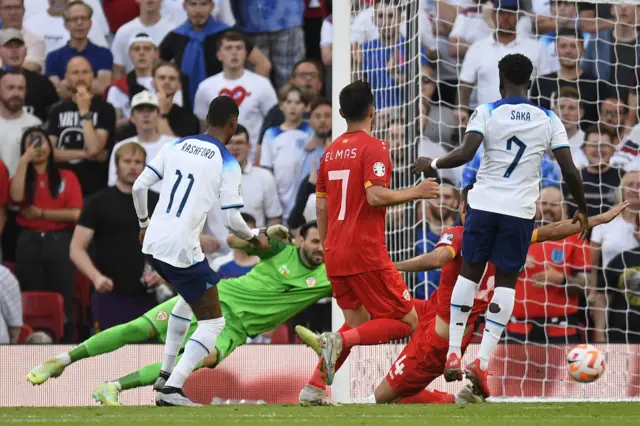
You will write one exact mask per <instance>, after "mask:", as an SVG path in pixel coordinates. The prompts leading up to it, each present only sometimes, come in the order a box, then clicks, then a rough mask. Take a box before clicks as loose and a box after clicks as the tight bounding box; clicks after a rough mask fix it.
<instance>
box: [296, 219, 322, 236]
mask: <svg viewBox="0 0 640 426" xmlns="http://www.w3.org/2000/svg"><path fill="white" fill-rule="evenodd" d="M312 228H316V229H318V222H317V221H315V220H310V221H309V222H307V223H305V224H304V225H302V226H301V227H300V236H301V237H302V238H307V234H308V233H309V229H312Z"/></svg>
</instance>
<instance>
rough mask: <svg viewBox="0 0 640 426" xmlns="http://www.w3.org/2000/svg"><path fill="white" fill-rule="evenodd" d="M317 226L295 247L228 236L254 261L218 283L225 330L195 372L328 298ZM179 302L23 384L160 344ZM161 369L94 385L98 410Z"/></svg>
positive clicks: (282, 237) (93, 341)
mask: <svg viewBox="0 0 640 426" xmlns="http://www.w3.org/2000/svg"><path fill="white" fill-rule="evenodd" d="M317 226H318V225H317V224H316V222H315V221H313V222H308V223H306V224H304V225H303V226H302V227H301V228H300V236H299V237H298V240H297V242H296V243H297V246H294V245H289V244H287V242H288V234H289V233H288V230H286V228H284V227H283V226H281V225H275V226H272V227H270V228H268V229H267V235H268V236H269V243H270V245H271V249H269V250H263V249H254V248H253V246H252V245H251V243H248V242H247V241H244V240H241V239H240V238H237V237H235V236H233V235H230V236H229V238H228V239H227V242H228V244H229V246H230V247H232V248H237V249H242V250H245V251H246V252H247V253H248V254H253V255H257V256H259V257H260V261H259V262H258V264H257V265H256V266H255V267H254V268H253V269H252V270H251V271H250V272H249V273H247V274H246V275H244V276H243V277H240V278H231V279H225V280H221V281H220V283H219V284H218V292H219V295H220V305H221V307H222V313H223V315H224V318H225V320H226V326H225V328H224V331H223V332H222V334H221V335H220V337H218V340H217V342H216V347H215V349H214V350H213V351H212V352H211V354H210V355H209V356H208V357H207V358H205V360H204V361H203V364H202V365H201V366H200V367H205V366H206V367H209V368H214V367H215V366H216V365H218V364H219V363H220V362H222V360H224V359H225V358H226V357H227V356H229V354H231V352H233V351H234V350H235V349H236V348H237V347H238V346H241V345H243V344H244V343H245V342H246V340H247V337H253V336H257V335H259V334H261V333H264V332H265V331H268V330H271V329H274V328H276V327H277V326H279V325H280V324H282V323H284V322H286V321H287V320H289V319H290V318H291V317H293V316H294V315H296V314H297V313H298V312H300V311H302V310H303V309H305V308H306V307H308V306H310V305H312V304H314V303H316V302H317V301H318V300H320V299H322V298H325V297H330V296H331V285H330V284H329V281H328V279H327V274H326V270H325V267H324V263H323V262H324V250H323V248H322V244H321V243H320V235H319V234H318V227H317ZM180 301H181V299H180V298H179V297H174V298H173V299H170V300H168V301H167V302H165V303H163V304H161V305H158V306H156V307H155V308H154V309H152V310H150V311H149V312H147V313H145V314H144V315H143V316H141V317H140V318H137V319H135V320H133V321H131V322H129V323H126V324H122V325H118V326H115V327H112V328H109V329H107V330H104V331H102V332H100V333H98V334H96V335H94V336H92V337H91V338H89V339H88V340H86V341H85V342H84V343H82V344H81V345H79V346H77V347H75V348H73V349H72V350H70V351H69V352H64V353H62V354H60V355H58V356H57V357H55V358H51V359H49V360H47V361H45V362H44V363H43V364H42V365H39V366H37V367H35V368H34V369H33V370H31V371H30V372H29V374H28V375H27V380H28V381H29V382H31V383H32V384H34V385H40V384H42V383H44V382H46V381H47V380H48V379H50V378H55V377H59V376H60V375H61V374H62V372H63V371H64V370H65V368H66V367H68V366H69V365H71V364H72V363H74V362H77V361H79V360H81V359H84V358H89V357H94V356H96V355H100V354H104V353H108V352H112V351H114V350H116V349H118V348H121V347H122V346H124V345H126V344H130V343H140V342H145V341H148V340H156V341H158V342H162V343H164V342H165V340H166V338H167V325H168V320H169V315H170V314H171V311H172V310H173V307H174V306H175V305H176V304H177V303H179V302H180ZM196 326H197V321H196V320H195V318H194V319H192V320H191V322H190V323H188V322H186V321H185V322H184V327H188V328H189V330H188V334H187V338H186V339H185V341H187V340H188V339H189V337H190V336H191V334H192V333H193V332H194V331H195V328H196ZM161 367H162V363H160V362H158V363H155V364H150V365H147V366H146V367H143V368H142V369H140V370H138V371H136V372H135V373H132V374H129V375H127V376H125V377H122V378H120V379H118V380H115V381H113V382H107V383H103V384H101V385H98V386H97V387H96V388H95V389H94V391H93V393H92V395H93V397H94V398H95V399H96V400H97V401H98V402H100V403H102V404H104V405H109V406H119V405H121V404H120V402H118V395H119V393H120V392H122V391H124V390H127V389H134V388H137V387H141V386H149V385H152V384H154V382H156V380H160V381H161V380H162V379H161ZM165 380H166V379H165Z"/></svg>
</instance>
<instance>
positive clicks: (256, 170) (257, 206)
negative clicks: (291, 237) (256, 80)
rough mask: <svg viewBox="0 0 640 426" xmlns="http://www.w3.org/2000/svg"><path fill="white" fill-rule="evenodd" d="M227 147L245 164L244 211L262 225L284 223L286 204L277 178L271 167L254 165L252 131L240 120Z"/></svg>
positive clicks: (257, 223) (243, 172)
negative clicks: (250, 158)
mask: <svg viewBox="0 0 640 426" xmlns="http://www.w3.org/2000/svg"><path fill="white" fill-rule="evenodd" d="M227 149H228V150H229V152H230V153H231V154H232V155H233V156H234V157H235V158H236V160H238V163H240V167H241V168H242V189H243V191H242V199H243V200H244V207H243V208H242V212H244V213H249V214H250V215H251V216H253V217H254V218H255V222H256V225H257V227H258V228H262V227H264V226H270V225H276V224H278V223H282V204H280V198H278V190H277V188H276V180H275V178H274V177H273V174H272V173H271V172H270V171H269V170H267V169H263V168H262V167H258V166H254V165H252V164H251V162H250V161H249V154H250V151H251V145H250V144H249V132H248V131H247V129H246V128H245V127H244V126H243V125H241V124H238V129H237V130H236V134H235V136H233V137H232V138H231V140H230V141H229V143H228V144H227Z"/></svg>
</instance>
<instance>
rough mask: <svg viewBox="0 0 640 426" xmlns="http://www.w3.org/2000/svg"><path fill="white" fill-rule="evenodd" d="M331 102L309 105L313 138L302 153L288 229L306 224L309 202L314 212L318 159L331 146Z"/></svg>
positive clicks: (324, 101) (317, 99) (317, 100)
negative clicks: (297, 184)
mask: <svg viewBox="0 0 640 426" xmlns="http://www.w3.org/2000/svg"><path fill="white" fill-rule="evenodd" d="M331 118H332V115H331V102H330V101H329V100H328V99H325V98H316V100H315V101H313V102H312V103H311V108H310V120H309V124H310V125H311V129H312V130H313V136H312V137H311V139H309V142H307V145H306V146H305V147H304V151H303V153H302V155H303V156H302V162H301V165H300V171H299V172H298V179H297V180H298V182H299V184H300V187H299V188H298V193H297V195H296V202H295V204H294V206H293V210H291V215H290V216H289V221H288V224H289V227H290V228H291V229H295V228H298V227H300V226H301V225H302V224H303V223H305V222H306V220H305V216H304V212H305V209H306V208H307V206H308V204H309V202H311V203H312V204H313V208H312V211H314V212H315V210H316V209H315V204H316V203H315V199H316V182H315V180H316V178H317V170H318V167H319V166H320V159H321V158H322V154H324V150H325V148H326V147H327V146H329V144H331Z"/></svg>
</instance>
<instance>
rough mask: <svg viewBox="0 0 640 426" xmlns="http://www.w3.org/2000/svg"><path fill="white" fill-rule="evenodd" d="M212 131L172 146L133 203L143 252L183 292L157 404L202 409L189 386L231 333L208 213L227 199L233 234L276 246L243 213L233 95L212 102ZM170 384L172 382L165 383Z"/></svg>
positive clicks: (141, 180) (153, 165)
mask: <svg viewBox="0 0 640 426" xmlns="http://www.w3.org/2000/svg"><path fill="white" fill-rule="evenodd" d="M207 123H208V124H209V129H208V130H207V132H206V133H204V134H201V135H196V136H188V137H186V138H182V139H180V140H178V141H176V142H174V143H171V144H167V145H165V146H164V147H163V148H162V149H161V150H160V152H159V153H158V154H157V155H156V156H155V157H154V158H153V159H152V160H151V161H150V162H149V164H147V167H146V168H145V170H144V171H143V172H142V174H141V175H140V176H139V177H138V179H137V180H136V182H135V183H134V184H133V203H134V205H135V208H136V213H137V215H138V220H139V221H140V242H141V243H142V252H143V253H145V255H146V257H147V261H148V262H149V263H150V264H151V266H153V267H154V269H155V270H156V271H157V272H158V273H159V274H160V275H161V276H162V277H163V278H164V279H165V280H166V281H167V282H169V283H170V284H171V285H172V286H173V287H174V288H175V289H176V291H177V292H178V293H179V294H180V299H179V300H178V302H177V303H176V305H175V307H174V308H173V310H172V311H171V316H170V318H169V323H168V329H167V337H166V339H165V347H164V356H163V359H162V372H161V378H159V379H158V381H157V382H156V386H154V389H156V390H157V391H158V393H157V394H156V405H162V406H172V405H199V404H195V403H194V402H192V401H190V400H189V398H187V397H186V396H185V395H184V393H183V391H182V386H183V384H184V382H185V380H186V379H187V377H188V376H189V375H190V374H191V373H192V372H193V370H194V369H195V368H196V367H197V366H198V365H200V363H201V362H202V360H203V359H204V358H205V357H206V356H207V355H209V353H210V352H211V351H212V350H213V349H214V348H215V344H216V339H217V338H218V336H219V335H220V333H221V332H222V330H223V329H224V325H225V321H224V318H223V316H222V312H221V309H220V301H219V299H218V288H217V287H216V284H217V283H218V281H220V278H219V277H218V274H216V273H215V272H214V271H213V270H211V268H210V267H209V263H208V262H207V260H206V259H205V257H204V253H203V252H202V248H201V247H200V239H199V237H200V233H201V232H202V228H203V226H204V222H205V219H206V217H207V213H208V212H209V210H211V208H212V206H213V205H214V204H215V203H216V202H217V201H218V200H219V201H220V205H221V206H222V209H223V210H227V221H228V225H227V226H228V227H229V229H230V230H231V231H232V232H233V233H234V234H235V235H237V236H238V237H240V238H242V239H243V240H247V241H249V242H251V243H252V244H253V245H254V247H257V248H265V249H268V248H269V242H268V239H267V237H266V236H265V235H264V234H263V233H261V232H260V231H259V230H251V229H250V228H249V226H247V224H246V223H245V221H244V219H243V218H242V216H241V215H240V208H241V207H243V202H242V171H241V169H240V165H239V164H238V162H237V161H236V160H235V158H234V157H233V156H232V155H231V154H230V153H229V151H227V148H226V147H225V145H226V143H227V142H229V139H231V137H232V136H233V135H234V134H235V132H236V128H237V127H238V106H237V105H236V103H235V101H234V100H233V99H231V98H230V97H227V96H219V97H217V98H215V99H214V100H213V101H211V104H210V105H209V111H208V114H207ZM159 180H162V188H161V190H160V199H159V200H158V204H157V207H156V209H155V211H154V213H153V217H151V220H149V217H148V210H147V190H148V189H149V188H150V187H152V186H153V185H154V184H155V183H157V182H158V181H159ZM194 315H195V317H196V319H197V320H198V327H197V328H196V330H195V331H194V332H193V334H192V336H191V338H190V339H189V341H188V342H187V344H186V345H185V348H184V354H183V355H182V358H181V359H180V362H178V363H177V365H176V358H177V355H178V350H179V349H180V347H181V346H182V343H183V342H184V339H185V336H186V333H187V331H188V328H189V327H184V326H183V324H184V322H185V321H186V323H187V324H188V323H189V322H190V321H191V318H192V317H193V316H194ZM165 380H166V382H165Z"/></svg>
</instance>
